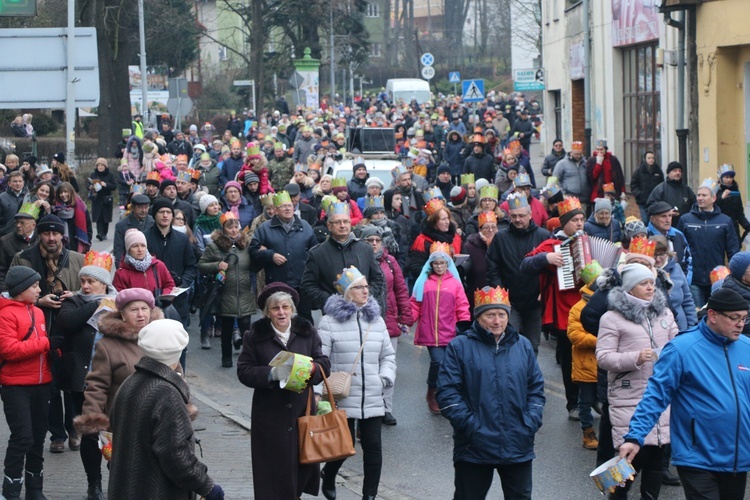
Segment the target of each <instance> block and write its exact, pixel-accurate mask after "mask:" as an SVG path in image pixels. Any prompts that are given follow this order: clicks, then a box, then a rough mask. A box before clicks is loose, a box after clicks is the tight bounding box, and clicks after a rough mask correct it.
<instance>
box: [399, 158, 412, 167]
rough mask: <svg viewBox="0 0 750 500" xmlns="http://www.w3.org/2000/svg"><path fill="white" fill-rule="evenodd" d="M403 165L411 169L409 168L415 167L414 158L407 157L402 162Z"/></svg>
mask: <svg viewBox="0 0 750 500" xmlns="http://www.w3.org/2000/svg"><path fill="white" fill-rule="evenodd" d="M401 164H402V165H403V166H404V167H406V168H409V167H411V166H413V165H414V158H412V157H410V156H406V157H404V159H402V160H401Z"/></svg>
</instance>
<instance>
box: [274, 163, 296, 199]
mask: <svg viewBox="0 0 750 500" xmlns="http://www.w3.org/2000/svg"><path fill="white" fill-rule="evenodd" d="M268 170H269V171H270V174H271V185H272V187H273V189H274V191H277V192H278V191H281V190H283V189H284V186H286V185H287V184H289V182H290V181H291V179H292V176H294V160H292V159H291V158H289V157H288V156H284V157H283V158H281V159H278V158H275V157H274V158H273V159H271V161H269V162H268Z"/></svg>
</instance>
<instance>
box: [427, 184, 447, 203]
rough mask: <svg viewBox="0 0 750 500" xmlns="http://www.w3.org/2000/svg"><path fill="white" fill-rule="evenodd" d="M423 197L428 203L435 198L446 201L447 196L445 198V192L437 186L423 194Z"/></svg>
mask: <svg viewBox="0 0 750 500" xmlns="http://www.w3.org/2000/svg"><path fill="white" fill-rule="evenodd" d="M422 197H423V198H424V201H425V202H428V201H430V200H432V199H434V198H441V199H445V196H443V192H442V191H441V190H440V188H439V187H437V186H432V187H431V188H430V189H428V190H427V191H425V192H424V193H422Z"/></svg>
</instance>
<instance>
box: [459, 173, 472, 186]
mask: <svg viewBox="0 0 750 500" xmlns="http://www.w3.org/2000/svg"><path fill="white" fill-rule="evenodd" d="M474 182H475V181H474V174H461V184H463V185H468V184H474Z"/></svg>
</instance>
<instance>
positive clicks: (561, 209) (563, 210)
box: [557, 196, 581, 217]
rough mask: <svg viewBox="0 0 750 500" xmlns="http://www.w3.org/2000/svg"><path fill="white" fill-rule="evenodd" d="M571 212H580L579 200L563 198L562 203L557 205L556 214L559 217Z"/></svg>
mask: <svg viewBox="0 0 750 500" xmlns="http://www.w3.org/2000/svg"><path fill="white" fill-rule="evenodd" d="M573 210H581V200H579V199H578V198H576V197H575V196H571V197H570V198H565V199H564V200H563V201H561V202H560V203H558V204H557V212H558V213H559V214H560V217H562V216H563V215H565V214H567V213H569V212H572V211H573Z"/></svg>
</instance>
